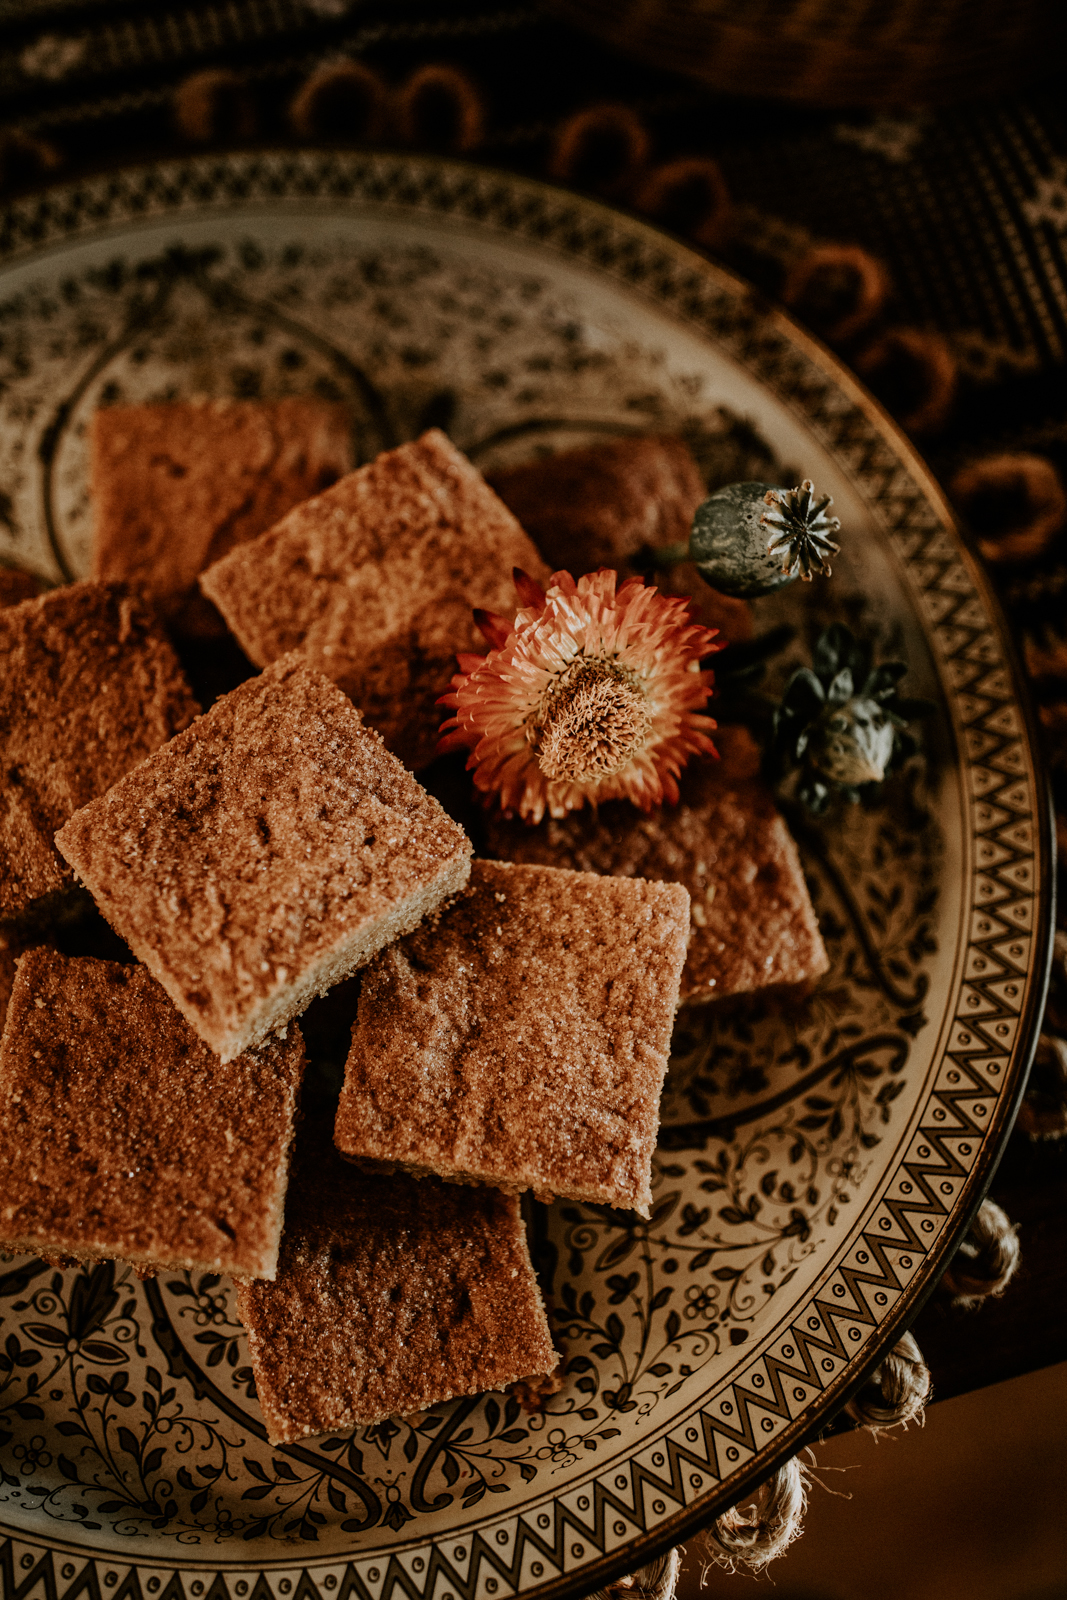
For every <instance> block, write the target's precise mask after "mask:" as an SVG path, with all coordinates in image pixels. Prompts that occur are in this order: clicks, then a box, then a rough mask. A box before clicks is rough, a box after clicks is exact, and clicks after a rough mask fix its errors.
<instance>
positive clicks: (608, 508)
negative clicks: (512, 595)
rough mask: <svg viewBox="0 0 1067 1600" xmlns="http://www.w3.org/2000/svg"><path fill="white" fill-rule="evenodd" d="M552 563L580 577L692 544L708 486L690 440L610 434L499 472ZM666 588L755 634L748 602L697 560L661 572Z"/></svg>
mask: <svg viewBox="0 0 1067 1600" xmlns="http://www.w3.org/2000/svg"><path fill="white" fill-rule="evenodd" d="M489 482H490V484H491V485H492V487H493V488H494V489H495V490H496V492H497V494H498V495H499V496H500V498H501V500H503V502H504V504H505V505H506V506H509V507H510V508H511V510H512V511H514V513H515V515H516V516H517V517H518V519H519V521H520V522H521V523H522V525H523V527H524V528H525V529H526V531H527V532H528V533H529V535H530V537H531V539H532V540H533V542H534V544H536V546H537V548H538V549H539V550H540V552H541V554H542V555H543V556H544V558H545V560H546V561H547V562H548V563H549V564H550V566H552V568H553V569H554V570H555V569H558V568H563V569H564V570H565V571H567V572H569V573H570V574H571V575H572V577H575V578H577V577H580V576H581V574H582V573H584V572H595V571H596V569H597V568H598V567H611V568H613V569H614V570H615V571H616V572H618V573H619V574H620V575H621V576H624V577H632V576H633V574H634V572H635V571H636V568H634V567H633V566H632V565H631V560H632V557H633V556H635V555H636V554H637V552H638V551H639V550H641V549H642V548H644V547H646V546H647V547H649V548H651V549H653V550H655V549H660V548H661V547H662V546H664V545H672V544H683V545H684V544H687V543H688V540H689V529H690V527H691V526H692V522H693V515H694V513H695V511H696V508H697V506H698V505H699V504H700V502H701V501H702V500H703V499H704V496H705V494H706V493H707V490H706V489H705V487H704V480H703V478H702V477H701V475H700V468H699V467H698V466H697V464H696V462H695V460H694V459H693V455H692V452H691V451H690V449H689V446H688V445H687V444H686V443H685V441H684V440H682V439H675V438H672V437H670V435H661V434H639V435H636V436H634V437H631V438H626V439H604V440H601V441H599V442H598V443H597V444H593V445H588V446H587V447H586V448H585V449H582V450H566V451H564V452H563V453H562V454H560V455H556V456H543V457H541V459H540V460H538V461H528V462H526V463H524V464H523V465H522V466H519V467H507V468H503V469H501V470H500V471H498V472H492V473H490V474H489ZM652 581H654V582H655V583H656V585H657V586H658V587H659V588H660V589H662V590H663V592H664V593H665V594H673V595H679V596H683V597H688V598H689V599H691V600H692V602H693V609H694V620H695V621H697V622H701V623H703V625H704V626H705V627H706V628H718V629H719V630H720V631H721V632H722V634H723V636H724V637H725V638H726V639H729V640H732V641H735V642H736V641H738V640H741V639H749V638H751V637H752V614H751V611H750V609H749V606H748V603H747V601H745V600H735V599H732V598H731V597H730V596H728V595H724V594H719V592H718V591H717V590H715V589H712V588H710V587H709V586H708V584H706V583H705V582H704V580H703V579H702V578H701V577H700V575H699V573H698V572H697V570H696V568H695V567H694V566H693V565H692V563H691V562H688V561H687V562H683V563H682V564H681V565H680V566H674V567H671V568H670V569H669V570H667V571H664V572H658V573H655V574H654V577H653V580H652Z"/></svg>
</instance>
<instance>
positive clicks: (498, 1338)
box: [237, 1125, 559, 1444]
mask: <svg viewBox="0 0 1067 1600" xmlns="http://www.w3.org/2000/svg"><path fill="white" fill-rule="evenodd" d="M305 1130H306V1131H305V1132H302V1133H301V1137H300V1142H299V1146H298V1153H297V1160H296V1163H295V1164H294V1172H293V1180H292V1183H291V1184H290V1187H289V1194H288V1196H287V1198H286V1205H285V1233H284V1237H283V1240H282V1253H281V1260H280V1262H279V1265H278V1274H277V1277H276V1278H275V1280H274V1282H273V1283H263V1282H256V1283H246V1284H240V1285H239V1286H238V1289H237V1314H238V1316H239V1317H240V1319H241V1321H242V1322H243V1323H244V1325H245V1327H246V1328H247V1329H248V1349H249V1355H250V1357H251V1362H252V1371H253V1374H254V1375H255V1380H256V1392H257V1394H258V1396H259V1403H260V1406H261V1408H262V1411H263V1418H264V1421H265V1422H266V1424H267V1437H268V1439H269V1440H270V1442H271V1443H272V1444H287V1443H291V1442H292V1441H293V1440H296V1439H302V1438H305V1437H306V1436H307V1435H309V1434H317V1433H326V1432H344V1431H345V1430H347V1429H349V1428H353V1427H358V1426H362V1425H365V1424H368V1423H375V1422H381V1421H383V1420H384V1419H385V1418H386V1417H389V1416H393V1415H396V1414H398V1413H399V1414H400V1415H410V1414H411V1413H412V1412H417V1411H421V1410H423V1409H424V1408H425V1407H427V1406H432V1405H439V1404H441V1403H442V1402H443V1401H445V1400H449V1399H451V1398H453V1397H454V1396H457V1395H467V1394H477V1393H478V1392H480V1391H481V1390H483V1389H503V1388H504V1387H506V1385H508V1384H510V1383H513V1382H515V1381H516V1380H517V1379H522V1378H527V1379H528V1378H533V1377H535V1376H540V1375H541V1374H543V1373H548V1372H551V1371H552V1370H553V1368H554V1367H555V1366H556V1364H557V1362H558V1359H559V1358H558V1356H557V1354H556V1351H555V1349H554V1348H553V1345H552V1338H551V1335H550V1333H549V1329H548V1322H547V1319H546V1317H545V1311H544V1306H543V1305H542V1302H541V1296H540V1292H539V1290H538V1287H537V1280H536V1278H535V1276H534V1272H533V1267H532V1266H531V1263H530V1256H529V1251H528V1249H527V1245H526V1235H525V1230H524V1228H523V1224H522V1218H521V1217H520V1215H519V1206H518V1201H517V1200H516V1199H515V1198H514V1197H513V1196H511V1195H503V1194H500V1193H499V1192H497V1191H496V1190H493V1189H460V1188H456V1187H454V1186H452V1185H448V1184H443V1183H439V1182H437V1180H436V1179H426V1180H424V1181H423V1182H421V1183H416V1182H414V1181H413V1180H412V1179H410V1178H404V1177H396V1178H383V1177H372V1176H368V1175H366V1174H364V1173H361V1172H359V1171H357V1170H356V1168H354V1167H352V1166H350V1165H349V1164H348V1163H346V1162H344V1161H342V1160H341V1159H340V1158H339V1156H338V1155H337V1152H336V1151H335V1150H333V1149H332V1147H331V1146H330V1143H329V1138H328V1134H327V1133H326V1132H319V1131H318V1130H315V1129H313V1128H310V1127H308V1126H307V1125H305ZM316 1135H317V1136H316Z"/></svg>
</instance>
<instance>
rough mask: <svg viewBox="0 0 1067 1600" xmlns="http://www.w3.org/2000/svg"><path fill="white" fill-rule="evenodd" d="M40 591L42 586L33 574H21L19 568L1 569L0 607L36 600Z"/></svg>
mask: <svg viewBox="0 0 1067 1600" xmlns="http://www.w3.org/2000/svg"><path fill="white" fill-rule="evenodd" d="M40 591H41V586H40V584H39V583H38V581H37V579H36V578H35V577H34V575H33V573H32V572H20V571H19V569H18V567H0V607H4V606H18V605H21V604H22V602H23V600H36V598H37V596H38V594H39V593H40Z"/></svg>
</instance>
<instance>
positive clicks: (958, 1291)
mask: <svg viewBox="0 0 1067 1600" xmlns="http://www.w3.org/2000/svg"><path fill="white" fill-rule="evenodd" d="M1020 1256H1021V1251H1020V1248H1019V1231H1018V1229H1017V1228H1016V1226H1015V1224H1014V1223H1013V1222H1012V1220H1011V1218H1010V1217H1009V1216H1008V1215H1007V1214H1006V1213H1005V1212H1004V1211H1002V1210H1001V1208H1000V1206H998V1205H997V1203H996V1201H995V1200H983V1201H982V1204H981V1205H980V1206H979V1208H978V1214H977V1216H976V1217H975V1219H974V1221H973V1222H972V1223H971V1226H970V1228H969V1229H968V1231H967V1237H966V1238H965V1239H964V1241H963V1243H962V1244H961V1245H960V1247H959V1249H958V1250H957V1251H956V1254H955V1255H954V1256H953V1258H952V1260H951V1262H950V1263H949V1265H948V1268H947V1270H946V1271H945V1273H944V1275H943V1277H942V1279H941V1283H940V1289H941V1290H942V1292H944V1293H948V1294H949V1295H951V1296H952V1305H953V1307H955V1308H956V1309H958V1310H960V1311H970V1310H973V1309H974V1307H975V1306H980V1305H981V1304H982V1301H983V1300H988V1299H989V1297H990V1296H991V1295H1000V1294H1003V1293H1004V1290H1005V1289H1006V1288H1007V1287H1008V1284H1009V1283H1010V1282H1011V1280H1012V1278H1013V1277H1014V1275H1015V1271H1016V1268H1017V1267H1018V1265H1019V1259H1020Z"/></svg>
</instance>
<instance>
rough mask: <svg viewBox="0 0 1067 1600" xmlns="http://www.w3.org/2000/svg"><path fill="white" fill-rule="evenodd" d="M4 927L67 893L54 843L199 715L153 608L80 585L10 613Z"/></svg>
mask: <svg viewBox="0 0 1067 1600" xmlns="http://www.w3.org/2000/svg"><path fill="white" fill-rule="evenodd" d="M0 657H2V658H3V663H4V666H3V672H2V673H0V772H2V773H3V783H2V784H0V919H5V918H8V919H10V918H12V917H16V916H18V915H19V914H20V913H21V912H23V911H25V910H26V909H27V908H28V907H29V906H31V905H32V904H33V902H34V901H36V900H41V899H43V898H44V897H45V896H46V895H50V894H54V893H55V892H56V891H58V890H62V889H66V888H69V886H70V885H71V883H72V882H73V875H72V873H71V871H70V869H69V868H68V866H67V864H66V862H65V861H64V860H63V858H62V856H60V855H59V854H58V853H57V851H56V848H55V845H54V843H53V838H54V835H55V832H56V829H57V828H61V827H62V826H63V824H64V823H65V822H66V820H67V818H68V817H69V816H70V815H71V814H72V812H74V811H77V810H78V808H79V806H83V805H85V804H86V802H87V801H89V800H92V799H93V798H94V796H96V795H98V794H102V793H103V792H104V790H105V789H107V788H108V787H109V786H110V785H111V784H113V783H114V782H115V781H116V780H117V779H118V778H121V777H122V775H123V774H124V773H126V772H129V770H130V769H131V767H135V766H137V764H138V763H139V762H141V761H143V760H144V758H145V757H146V756H147V755H150V754H151V753H152V752H153V751H154V750H158V749H159V747H160V745H162V744H165V743H166V741H167V740H168V739H170V738H171V737H172V736H173V735H174V734H176V733H177V732H178V731H179V730H180V729H182V728H185V727H187V726H188V725H189V723H190V722H192V720H193V718H194V717H195V716H196V714H197V711H198V710H199V707H198V706H197V704H196V701H195V700H194V699H193V697H192V694H191V693H190V690H189V686H188V684H187V683H186V681H185V677H184V676H183V674H182V670H181V667H180V666H179V665H178V658H177V656H176V655H175V654H174V650H173V648H172V647H171V645H170V644H169V642H168V641H167V639H166V638H165V636H164V635H163V633H162V631H161V629H160V628H159V626H158V623H157V621H156V618H155V616H154V613H153V612H152V611H151V610H150V609H149V608H148V606H147V605H146V604H145V602H144V601H142V600H141V599H139V598H137V597H136V596H134V595H132V594H131V593H130V592H129V591H128V590H127V589H126V588H125V587H124V586H123V585H121V584H100V583H73V584H70V585H69V586H68V587H66V588H63V589H54V590H53V591H52V592H51V594H46V595H42V596H41V597H40V598H39V599H37V600H24V601H23V602H22V604H21V605H16V606H11V607H10V608H8V609H4V610H0Z"/></svg>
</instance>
